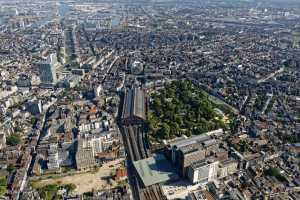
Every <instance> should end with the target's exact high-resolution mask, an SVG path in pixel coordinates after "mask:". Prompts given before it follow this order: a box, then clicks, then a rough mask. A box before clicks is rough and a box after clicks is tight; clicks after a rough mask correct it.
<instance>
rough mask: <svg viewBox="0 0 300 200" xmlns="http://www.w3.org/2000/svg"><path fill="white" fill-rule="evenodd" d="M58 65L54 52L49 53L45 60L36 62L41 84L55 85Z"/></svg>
mask: <svg viewBox="0 0 300 200" xmlns="http://www.w3.org/2000/svg"><path fill="white" fill-rule="evenodd" d="M58 65H59V64H58V62H57V57H56V55H55V54H50V56H49V57H48V59H47V60H46V61H44V62H40V63H37V66H38V69H39V73H40V79H41V83H42V84H45V85H49V84H50V85H55V84H56V83H57V75H56V71H57V68H58Z"/></svg>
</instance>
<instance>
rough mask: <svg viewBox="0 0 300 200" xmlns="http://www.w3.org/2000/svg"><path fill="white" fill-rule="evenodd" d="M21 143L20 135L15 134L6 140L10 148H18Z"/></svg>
mask: <svg viewBox="0 0 300 200" xmlns="http://www.w3.org/2000/svg"><path fill="white" fill-rule="evenodd" d="M20 143H21V137H20V135H18V134H16V133H13V134H11V135H10V136H8V137H7V139H6V144H7V145H10V146H16V145H18V144H20Z"/></svg>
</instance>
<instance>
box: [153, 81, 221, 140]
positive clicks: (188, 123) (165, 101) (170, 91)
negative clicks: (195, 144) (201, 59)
mask: <svg viewBox="0 0 300 200" xmlns="http://www.w3.org/2000/svg"><path fill="white" fill-rule="evenodd" d="M216 107H217V106H216V105H215V104H214V103H213V102H212V101H210V100H209V98H208V96H207V95H206V94H205V93H204V92H203V91H202V90H200V89H198V88H196V87H194V86H193V84H192V83H191V82H189V81H175V82H172V83H169V84H166V85H165V87H164V88H163V89H161V90H159V91H158V92H156V93H153V94H152V95H151V101H150V112H149V116H148V125H149V130H150V134H151V135H152V136H153V137H155V138H159V139H169V138H173V137H175V136H180V135H182V134H185V135H187V136H189V135H191V134H201V133H204V132H207V131H210V130H215V129H217V128H226V125H225V124H224V123H223V121H222V120H221V118H222V117H221V116H219V115H218V114H217V113H216V112H215V111H214V108H216Z"/></svg>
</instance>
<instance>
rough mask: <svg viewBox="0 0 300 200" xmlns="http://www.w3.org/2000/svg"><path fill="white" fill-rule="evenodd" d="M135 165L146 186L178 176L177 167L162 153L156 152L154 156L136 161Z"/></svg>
mask: <svg viewBox="0 0 300 200" xmlns="http://www.w3.org/2000/svg"><path fill="white" fill-rule="evenodd" d="M133 165H134V167H135V169H136V171H137V172H138V175H139V176H140V178H141V180H142V181H143V183H144V185H145V186H150V185H154V184H157V183H162V182H167V181H169V180H174V179H177V178H178V175H177V174H176V172H175V169H174V168H173V167H172V165H171V164H170V162H169V161H168V160H167V159H166V158H165V156H164V155H162V154H154V155H153V157H150V158H146V159H143V160H139V161H135V162H134V163H133Z"/></svg>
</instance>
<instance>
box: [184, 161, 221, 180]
mask: <svg viewBox="0 0 300 200" xmlns="http://www.w3.org/2000/svg"><path fill="white" fill-rule="evenodd" d="M218 167H219V161H215V162H207V161H205V160H203V161H199V162H196V163H194V164H192V165H191V166H190V167H189V168H188V178H189V180H190V181H191V182H192V183H193V184H195V183H207V182H211V181H214V180H216V179H217V178H218Z"/></svg>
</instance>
